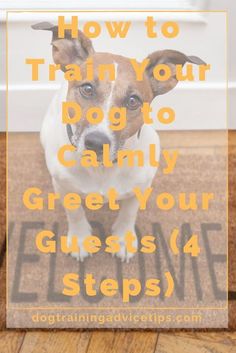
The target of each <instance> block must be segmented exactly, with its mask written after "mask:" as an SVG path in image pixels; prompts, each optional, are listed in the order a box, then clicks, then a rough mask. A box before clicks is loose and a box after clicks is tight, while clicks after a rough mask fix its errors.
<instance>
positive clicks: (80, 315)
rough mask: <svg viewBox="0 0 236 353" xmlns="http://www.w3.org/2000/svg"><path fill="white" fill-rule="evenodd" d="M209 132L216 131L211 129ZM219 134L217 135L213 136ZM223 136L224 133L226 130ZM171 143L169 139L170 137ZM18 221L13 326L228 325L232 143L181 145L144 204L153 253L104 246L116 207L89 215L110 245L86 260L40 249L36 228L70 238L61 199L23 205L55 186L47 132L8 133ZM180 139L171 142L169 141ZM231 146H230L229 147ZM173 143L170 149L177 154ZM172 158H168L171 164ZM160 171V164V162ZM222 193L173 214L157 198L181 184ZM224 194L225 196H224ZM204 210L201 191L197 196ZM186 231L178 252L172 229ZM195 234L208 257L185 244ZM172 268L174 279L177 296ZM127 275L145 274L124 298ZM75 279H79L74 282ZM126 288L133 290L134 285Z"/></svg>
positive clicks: (11, 254) (12, 264)
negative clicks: (121, 254) (105, 288)
mask: <svg viewBox="0 0 236 353" xmlns="http://www.w3.org/2000/svg"><path fill="white" fill-rule="evenodd" d="M209 134H210V133H209ZM209 138H210V136H209ZM222 141H225V134H223V133H222ZM161 142H162V143H164V145H168V141H166V140H165V139H164V141H163V139H162V141H161ZM8 143H9V162H8V167H9V175H8V178H9V183H8V185H9V204H8V210H9V219H8V222H9V225H8V311H7V316H8V317H7V325H8V327H19V328H24V327H58V328H62V327H63V328H68V327H73V328H78V327H91V328H92V327H122V328H127V327H137V328H145V327H147V328H148V327H149V328H158V327H166V328H169V327H180V326H181V327H190V326H196V327H199V328H200V327H216V326H218V327H219V326H221V327H225V326H226V325H227V307H226V306H225V305H226V298H227V271H226V263H227V237H226V233H227V227H226V222H225V220H226V208H225V205H226V196H225V187H226V173H225V170H226V158H225V153H226V149H225V148H224V147H218V148H217V147H214V146H213V147H210V146H205V147H197V146H189V147H188V148H186V147H181V141H180V142H179V143H178V146H180V147H178V149H179V151H180V154H181V157H180V159H179V161H178V164H177V165H176V168H175V171H174V174H172V175H163V174H162V173H161V172H160V171H159V172H157V175H156V177H155V180H154V182H153V185H152V187H153V196H152V198H151V200H150V202H149V206H148V208H147V210H145V211H139V214H138V220H137V223H136V227H137V228H136V230H137V234H138V238H139V241H141V239H142V237H143V236H146V235H153V236H154V237H155V243H156V244H157V249H156V251H155V252H154V253H150V254H145V253H141V252H138V253H137V254H136V255H135V256H134V257H133V258H132V259H131V260H130V261H129V263H125V262H122V261H121V260H120V259H119V258H117V257H116V256H114V257H112V255H111V254H108V253H106V252H105V251H104V247H105V246H104V245H105V238H106V237H107V236H108V235H110V234H111V225H112V223H113V222H114V219H115V217H116V216H117V214H116V212H114V211H110V210H108V209H107V207H104V209H102V210H100V211H98V212H94V211H93V212H92V211H90V212H87V216H88V219H89V221H90V223H91V226H92V229H93V235H97V236H99V238H100V239H101V243H102V249H101V251H99V252H98V253H97V254H93V256H91V257H89V258H86V259H85V260H84V262H78V261H77V260H76V259H74V258H72V257H71V256H70V255H66V254H64V253H62V252H61V251H60V248H59V245H60V244H59V242H58V243H57V250H56V252H55V253H52V254H45V253H42V252H40V251H39V249H38V248H37V246H36V236H37V234H38V233H39V232H40V231H42V230H44V229H47V230H51V231H53V232H54V234H55V238H54V239H56V240H57V239H59V238H60V236H61V235H66V232H67V221H66V217H65V213H64V210H63V208H62V206H61V205H60V204H59V206H58V207H57V209H56V210H55V211H53V212H50V211H48V210H42V211H37V212H35V211H32V210H31V211H29V210H26V209H25V208H24V207H22V197H23V194H24V192H25V190H27V189H28V188H29V187H35V186H37V187H38V188H39V189H41V190H43V192H42V195H43V196H44V198H45V197H46V195H47V194H48V193H49V192H53V187H52V183H51V179H50V176H49V173H48V171H47V168H46V165H45V161H44V155H43V151H42V148H41V145H40V142H39V136H38V134H33V133H22V134H10V136H9V142H8ZM169 145H171V143H169ZM221 145H222V144H221ZM172 149H173V147H171V148H169V150H170V151H171V150H172ZM163 163H164V161H163V160H162V161H161V165H163ZM160 169H161V168H160ZM180 190H181V191H184V192H186V193H193V192H195V193H196V194H197V195H201V194H202V193H203V192H206V191H207V192H213V193H215V200H214V202H213V203H212V205H211V207H210V208H209V210H208V211H207V212H206V211H203V210H201V209H199V210H197V211H190V210H189V211H185V212H183V211H180V210H179V209H178V207H177V206H175V207H173V209H171V210H169V211H163V210H160V209H157V207H156V201H155V200H156V198H155V197H156V195H158V194H160V193H163V192H170V191H171V194H172V195H173V196H174V197H175V199H177V197H178V194H179V191H180ZM216 192H217V193H216ZM198 206H199V208H200V198H199V199H198ZM176 228H177V229H179V233H180V234H179V237H178V239H177V246H178V248H179V249H180V250H179V254H174V253H173V249H172V248H171V246H170V242H171V241H170V239H171V233H172V231H173V229H176ZM193 234H196V235H198V237H199V246H200V249H201V252H200V255H199V256H197V257H193V256H191V255H190V254H184V253H183V251H182V250H181V249H183V247H184V245H185V244H186V243H187V241H188V240H189V239H190V238H191V236H192V235H193ZM67 273H74V274H77V275H79V280H78V283H79V285H80V293H79V294H78V295H75V296H73V297H68V296H65V295H63V294H62V292H63V289H64V285H63V277H64V276H65V275H66V274H67ZM166 273H170V274H171V276H172V278H173V281H174V290H173V293H172V294H171V295H170V296H169V297H165V293H166V291H167V286H168V283H167V279H166V277H165V275H166ZM86 274H90V275H93V278H94V281H95V282H94V285H93V288H94V290H95V291H96V295H93V296H91V295H89V294H88V293H86V288H85V284H84V278H85V277H86ZM151 278H154V279H159V280H160V292H161V293H160V295H158V296H155V297H151V296H147V295H146V294H145V291H146V290H147V288H145V283H146V281H147V280H148V279H151ZM104 279H113V280H116V281H117V283H118V290H117V293H116V294H115V295H113V296H111V297H107V296H104V295H102V293H101V289H100V284H101V282H102V281H103V280H104ZM124 279H137V280H139V282H140V283H141V287H142V288H141V289H140V292H139V293H138V291H137V292H134V288H133V286H132V285H131V287H130V296H129V301H128V302H127V303H124V301H123V299H124V292H123V286H124V282H123V280H124ZM75 282H76V281H75ZM126 291H127V290H126Z"/></svg>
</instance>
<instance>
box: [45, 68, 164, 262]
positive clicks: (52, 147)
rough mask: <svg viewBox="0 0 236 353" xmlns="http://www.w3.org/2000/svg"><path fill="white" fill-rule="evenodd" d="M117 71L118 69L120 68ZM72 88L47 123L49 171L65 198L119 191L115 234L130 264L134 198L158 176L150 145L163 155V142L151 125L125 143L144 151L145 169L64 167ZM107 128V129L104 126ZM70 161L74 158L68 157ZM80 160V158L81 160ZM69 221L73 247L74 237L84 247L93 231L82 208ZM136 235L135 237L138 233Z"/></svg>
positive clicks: (61, 93) (58, 96)
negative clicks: (66, 107) (61, 156)
mask: <svg viewBox="0 0 236 353" xmlns="http://www.w3.org/2000/svg"><path fill="white" fill-rule="evenodd" d="M116 71H117V66H116ZM114 87H115V82H113V83H112V86H111V93H110V95H109V97H108V99H107V102H106V109H109V107H110V105H111V102H112V97H113V92H114ZM67 89H68V84H67V82H65V84H64V85H63V86H62V88H61V89H60V91H59V92H58V93H57V94H56V96H55V97H54V99H53V101H52V103H51V105H50V107H49V109H48V112H47V114H46V116H45V119H44V121H43V125H42V129H41V142H42V145H43V147H44V149H45V156H46V163H47V167H48V170H49V172H50V174H51V176H52V179H53V184H54V188H55V189H56V191H57V192H59V193H60V194H61V195H62V196H63V194H66V193H68V192H78V193H80V194H84V195H85V194H88V193H90V192H99V193H101V194H102V195H106V194H107V192H108V190H109V189H110V188H112V187H113V188H115V189H116V191H117V192H118V194H119V197H120V199H122V200H124V201H123V202H122V207H121V210H120V213H119V216H118V217H117V220H116V222H115V224H114V226H113V234H115V235H119V237H120V245H121V250H120V252H119V254H118V256H119V257H120V258H121V259H122V260H127V261H128V260H129V259H130V257H131V256H132V254H127V253H126V251H125V246H124V235H125V232H126V231H133V232H134V226H135V221H136V216H137V211H138V202H137V200H136V199H135V198H134V197H132V190H133V188H134V187H136V186H138V187H140V188H141V189H142V190H145V189H146V188H147V187H149V186H150V185H151V183H152V180H153V178H154V176H155V174H156V168H154V167H151V166H150V165H149V145H150V144H155V145H156V156H159V155H160V142H159V137H158V135H157V133H156V132H155V131H154V129H153V128H152V127H151V126H149V125H144V126H143V127H142V130H141V134H140V137H139V138H138V137H137V135H135V136H132V137H131V138H130V139H128V140H127V141H126V143H125V146H124V148H128V149H132V150H136V149H139V150H142V151H143V152H144V156H145V165H144V167H143V168H140V167H133V168H131V167H126V166H124V167H122V168H119V167H117V166H116V165H114V166H113V167H112V168H104V167H102V166H101V167H99V168H83V167H81V166H79V164H77V165H76V166H75V167H73V168H65V167H63V166H62V165H61V164H60V162H59V161H58V159H57V152H58V150H59V148H60V147H62V146H63V145H65V144H69V143H70V141H69V139H68V136H67V132H66V126H65V125H64V124H62V122H61V116H62V115H61V106H62V102H63V101H65V100H66V94H67ZM103 128H104V126H103ZM67 154H68V156H69V158H71V157H73V159H75V155H76V153H74V154H72V153H71V154H70V153H67ZM77 158H79V157H77ZM66 213H67V218H68V225H69V229H68V243H70V237H71V235H77V236H78V243H79V244H81V242H82V240H83V238H84V237H86V236H88V235H90V234H91V228H90V225H89V223H88V221H87V220H86V217H85V214H84V211H83V209H82V208H80V209H79V210H78V212H77V211H76V212H74V211H73V212H69V211H68V210H66ZM134 234H135V233H134ZM87 255H88V254H87V253H85V252H81V253H80V254H79V255H78V254H72V256H74V257H76V258H77V259H80V260H83V259H84V258H85V257H86V256H87Z"/></svg>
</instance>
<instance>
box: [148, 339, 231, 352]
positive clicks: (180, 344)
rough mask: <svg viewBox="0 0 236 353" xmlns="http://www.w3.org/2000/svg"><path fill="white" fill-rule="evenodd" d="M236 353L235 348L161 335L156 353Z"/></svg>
mask: <svg viewBox="0 0 236 353" xmlns="http://www.w3.org/2000/svg"><path fill="white" fill-rule="evenodd" d="M190 352H194V353H212V352H214V353H234V352H235V346H233V345H227V344H221V343H214V342H211V341H206V340H196V339H192V338H184V337H176V336H175V335H170V334H160V336H159V339H158V342H157V347H156V351H155V353H190Z"/></svg>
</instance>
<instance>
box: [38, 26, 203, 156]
mask: <svg viewBox="0 0 236 353" xmlns="http://www.w3.org/2000/svg"><path fill="white" fill-rule="evenodd" d="M32 27H33V28H34V29H40V30H49V31H51V32H52V34H53V36H52V55H53V59H54V62H55V63H56V64H60V65H61V68H62V70H63V71H64V70H65V67H66V66H67V65H69V64H77V65H79V67H80V72H81V76H82V80H79V81H69V84H68V93H67V100H68V101H75V102H77V103H78V104H79V106H80V107H81V109H82V118H81V119H80V121H79V122H78V123H77V124H76V125H75V126H74V129H73V130H74V135H75V140H76V141H77V148H78V152H80V153H82V151H83V150H85V149H86V150H94V151H95V152H96V154H97V156H98V158H99V159H101V157H102V152H103V145H104V144H109V145H110V154H111V155H110V158H111V160H114V159H115V158H116V155H117V152H118V150H119V149H121V148H122V147H123V146H124V144H125V142H126V140H127V139H128V138H130V137H131V136H134V135H135V134H136V133H138V132H139V131H140V129H141V127H142V124H143V114H142V111H141V108H142V106H143V103H144V102H145V103H151V102H152V100H153V99H154V98H155V97H156V96H158V95H162V94H165V93H167V92H169V91H170V90H172V89H173V88H174V87H175V86H176V85H177V83H178V81H177V79H176V75H175V74H176V72H175V70H176V65H177V64H179V65H184V64H185V63H186V62H190V63H194V64H197V65H201V64H205V63H204V62H203V61H202V60H201V59H199V58H198V57H195V56H186V55H185V54H183V53H180V52H178V51H175V50H163V51H156V52H154V53H152V54H151V55H149V56H148V60H149V62H148V65H147V67H146V69H145V74H144V76H143V80H141V81H138V80H137V77H136V73H135V70H134V68H133V66H132V64H131V62H130V59H129V58H126V57H123V56H119V55H114V54H110V53H96V52H95V50H94V48H93V45H92V42H91V40H90V39H88V38H87V37H86V36H85V35H84V34H83V33H82V32H81V31H79V30H78V38H77V39H73V38H71V35H70V32H68V31H65V38H63V39H59V38H58V27H57V26H54V25H52V24H50V23H47V22H43V23H39V24H37V25H34V26H32ZM88 58H92V61H93V66H94V77H93V79H92V80H88V79H87V59H88ZM109 64H113V65H114V68H115V80H114V81H111V80H110V79H109V77H108V75H107V79H106V77H105V79H103V80H99V77H98V71H99V67H100V65H109ZM159 64H165V65H168V67H169V68H170V70H171V77H170V78H169V79H168V80H165V81H158V80H157V79H155V78H154V75H153V69H154V68H155V67H156V66H157V65H159ZM93 107H98V108H101V109H102V111H103V114H104V119H103V121H102V122H101V123H99V124H97V125H91V124H89V123H88V121H87V119H86V114H87V111H88V110H89V109H90V108H93ZM112 107H124V108H126V121H127V123H126V126H125V128H124V129H122V130H118V131H114V130H113V129H111V128H110V122H109V119H108V113H109V111H110V109H111V108H112ZM69 114H70V112H69ZM71 114H72V115H73V113H72V112H71Z"/></svg>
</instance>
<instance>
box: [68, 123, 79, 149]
mask: <svg viewBox="0 0 236 353" xmlns="http://www.w3.org/2000/svg"><path fill="white" fill-rule="evenodd" d="M66 131H67V136H68V139H69V140H70V143H71V144H72V146H74V147H75V148H76V149H77V145H76V138H75V135H74V134H73V131H72V127H71V125H70V124H66Z"/></svg>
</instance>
